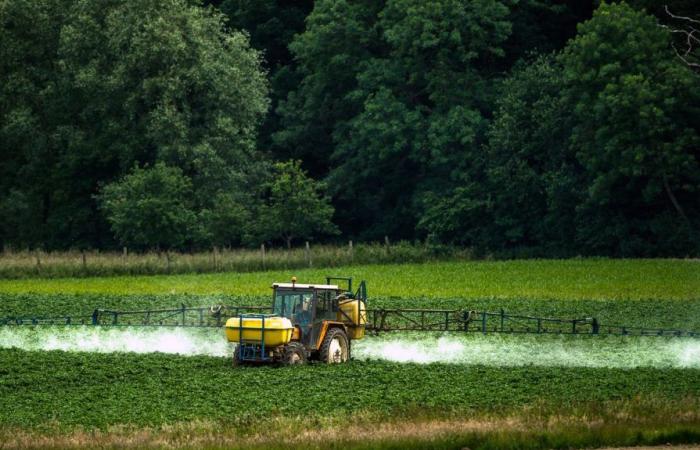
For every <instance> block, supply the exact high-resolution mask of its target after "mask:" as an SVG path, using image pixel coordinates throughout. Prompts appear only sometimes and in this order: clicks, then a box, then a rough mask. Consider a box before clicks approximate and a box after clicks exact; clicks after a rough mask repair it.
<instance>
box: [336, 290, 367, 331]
mask: <svg viewBox="0 0 700 450" xmlns="http://www.w3.org/2000/svg"><path fill="white" fill-rule="evenodd" d="M338 307H339V308H340V311H338V314H337V316H336V318H337V320H338V321H339V322H344V323H345V324H346V325H347V326H348V335H349V336H348V337H349V338H350V339H362V338H363V337H364V335H365V325H366V324H367V310H366V308H365V302H363V301H360V300H353V299H347V300H341V301H340V302H339V303H338ZM341 311H342V312H341ZM343 313H345V314H343ZM348 317H349V318H350V320H348Z"/></svg>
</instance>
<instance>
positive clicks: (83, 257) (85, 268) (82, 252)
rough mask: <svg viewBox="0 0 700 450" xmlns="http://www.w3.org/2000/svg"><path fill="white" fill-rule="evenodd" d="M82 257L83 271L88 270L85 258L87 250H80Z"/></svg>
mask: <svg viewBox="0 0 700 450" xmlns="http://www.w3.org/2000/svg"><path fill="white" fill-rule="evenodd" d="M80 257H81V259H82V260H83V270H87V258H85V250H80Z"/></svg>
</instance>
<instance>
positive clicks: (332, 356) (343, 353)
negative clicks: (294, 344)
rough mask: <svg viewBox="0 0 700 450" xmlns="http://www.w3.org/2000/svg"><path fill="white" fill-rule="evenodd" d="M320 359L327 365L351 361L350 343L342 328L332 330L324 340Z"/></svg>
mask: <svg viewBox="0 0 700 450" xmlns="http://www.w3.org/2000/svg"><path fill="white" fill-rule="evenodd" d="M319 359H320V360H321V361H322V362H324V363H327V364H335V363H344V362H346V361H347V360H348V359H350V341H348V336H347V335H346V334H345V331H343V329H342V328H331V329H330V330H328V332H327V333H326V337H325V338H323V343H322V344H321V349H320V352H319Z"/></svg>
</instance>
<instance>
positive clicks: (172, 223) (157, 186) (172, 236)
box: [100, 163, 196, 249]
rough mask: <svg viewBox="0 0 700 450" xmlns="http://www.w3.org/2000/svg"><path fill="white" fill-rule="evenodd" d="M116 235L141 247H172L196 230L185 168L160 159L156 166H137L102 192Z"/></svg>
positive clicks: (184, 240)
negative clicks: (168, 165) (143, 167)
mask: <svg viewBox="0 0 700 450" xmlns="http://www.w3.org/2000/svg"><path fill="white" fill-rule="evenodd" d="M100 202H101V207H102V209H103V210H104V211H105V215H106V217H107V221H108V222H109V223H110V225H111V227H112V230H113V231H114V235H115V236H116V237H117V239H119V241H120V242H121V243H122V244H124V245H128V246H130V247H135V248H137V249H139V248H140V249H144V248H163V249H171V248H173V247H178V246H180V245H182V244H183V243H185V242H186V241H187V239H188V238H189V237H190V236H191V235H192V234H194V233H195V222H196V216H195V213H194V211H193V210H192V207H191V205H192V185H191V183H190V181H189V179H188V178H186V177H185V176H184V175H183V174H182V171H181V170H180V169H178V168H175V167H167V166H165V165H164V164H163V163H158V164H156V165H155V166H153V167H152V168H146V169H141V168H139V167H135V168H134V170H132V171H131V173H130V174H129V175H127V176H125V177H124V178H122V179H121V180H120V181H118V182H115V183H112V184H110V185H108V186H106V187H105V188H104V190H103V191H102V193H101V195H100Z"/></svg>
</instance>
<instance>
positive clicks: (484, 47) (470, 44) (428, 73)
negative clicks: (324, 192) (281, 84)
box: [276, 0, 510, 238]
mask: <svg viewBox="0 0 700 450" xmlns="http://www.w3.org/2000/svg"><path fill="white" fill-rule="evenodd" d="M508 13H509V10H508V8H507V7H505V6H504V5H503V4H501V3H500V2H498V1H494V0H479V1H476V2H465V1H460V0H441V1H438V2H430V3H426V2H422V1H418V0H389V1H387V2H386V3H383V4H382V3H379V2H370V3H369V4H366V2H349V1H340V2H338V1H320V2H317V3H316V5H315V7H314V10H313V12H312V13H311V15H310V16H309V18H308V19H307V29H306V31H305V32H304V33H303V34H302V35H300V36H299V37H298V38H297V39H295V41H294V42H293V43H292V50H293V51H294V53H295V55H296V56H297V58H298V59H299V66H300V70H302V71H303V74H304V79H303V81H302V83H301V85H300V88H299V89H298V90H296V91H294V92H292V93H291V94H290V96H289V98H288V100H287V102H285V103H283V104H282V110H283V111H282V112H283V117H284V118H285V121H286V123H285V125H286V128H285V130H284V131H283V132H280V133H278V134H277V135H276V137H277V139H279V140H281V141H283V142H286V143H287V144H288V145H294V144H298V145H299V147H300V148H307V149H308V152H307V154H316V155H319V154H321V155H324V156H325V157H327V158H329V159H328V160H327V161H328V163H329V164H330V165H331V167H332V170H331V172H330V174H329V187H330V189H331V192H332V193H333V195H334V198H335V200H336V205H337V206H338V207H339V210H342V211H344V220H343V225H344V227H345V230H346V231H348V232H351V233H360V234H361V235H362V236H363V237H365V238H377V237H381V236H383V235H385V234H389V235H393V236H396V237H412V236H413V235H414V226H415V223H416V220H417V216H418V214H419V208H420V203H421V202H420V197H421V195H422V193H424V192H426V191H429V190H434V189H442V186H443V185H444V184H445V182H446V181H447V182H449V179H450V177H451V176H452V175H453V172H454V169H455V168H456V167H458V166H459V165H460V164H462V163H463V162H464V161H465V159H468V158H467V157H466V155H467V154H468V153H469V151H470V150H471V149H472V148H473V147H474V146H475V144H476V141H477V140H478V138H479V136H480V134H481V130H483V129H484V128H485V121H484V117H483V110H487V109H488V103H489V98H490V95H489V89H488V86H489V82H488V77H487V76H485V75H486V73H488V72H489V71H493V70H494V69H495V66H496V65H495V61H496V60H498V58H500V57H502V56H503V55H504V53H503V50H502V48H501V45H502V43H503V42H504V41H505V39H506V38H507V37H508V35H509V32H510V23H509V22H508V21H507V20H506V16H507V15H508ZM324 156H322V157H324Z"/></svg>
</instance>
